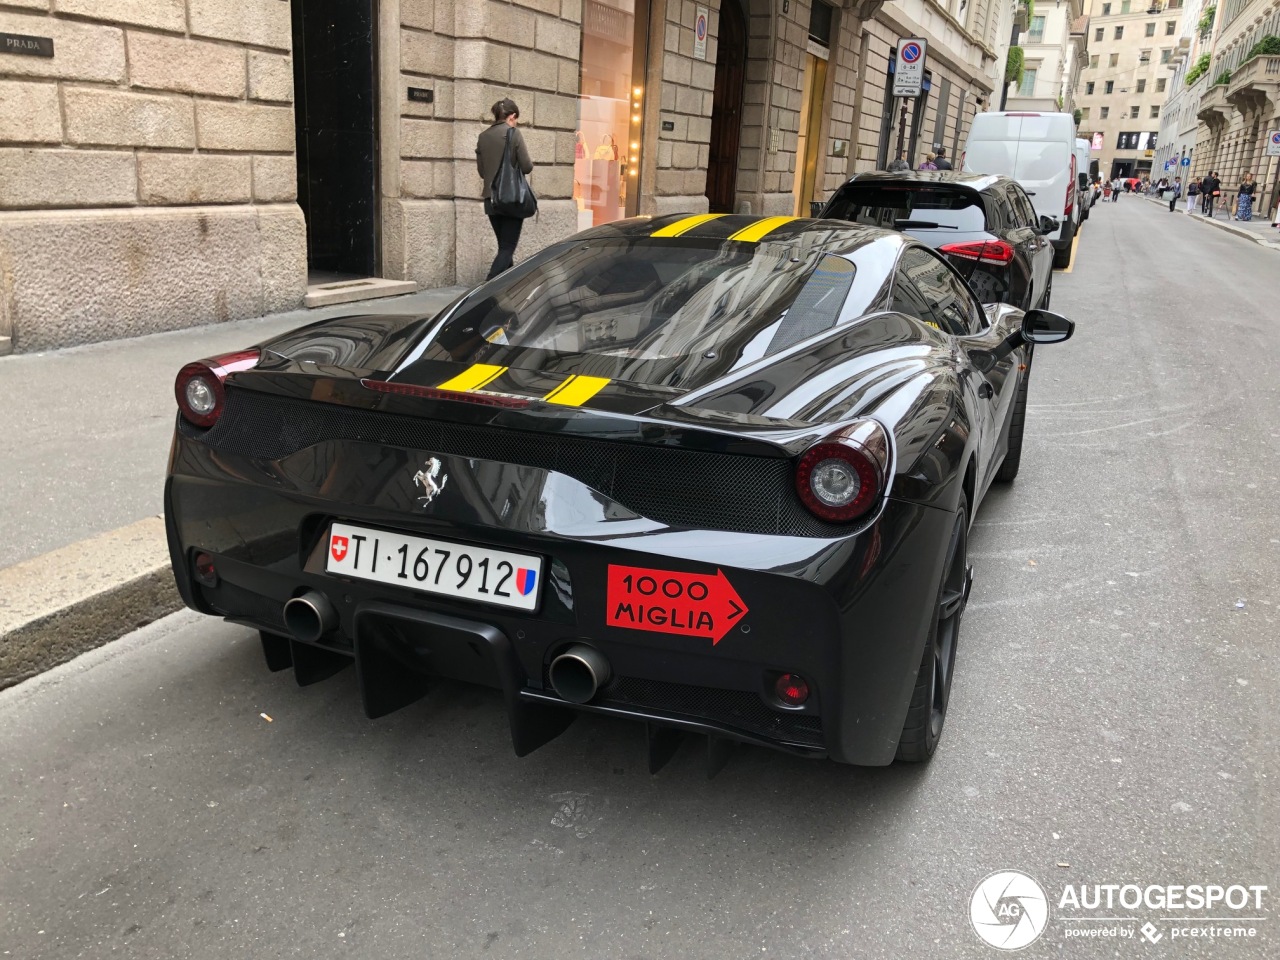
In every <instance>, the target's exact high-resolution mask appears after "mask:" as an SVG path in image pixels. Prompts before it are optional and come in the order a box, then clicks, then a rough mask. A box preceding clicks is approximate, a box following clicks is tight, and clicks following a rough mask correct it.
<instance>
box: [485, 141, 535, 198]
mask: <svg viewBox="0 0 1280 960" xmlns="http://www.w3.org/2000/svg"><path fill="white" fill-rule="evenodd" d="M508 130H510V131H511V149H512V150H513V151H514V152H515V155H516V163H517V164H519V166H520V169H521V170H522V171H524V173H525V174H530V173H532V172H533V161H532V160H530V159H529V150H528V148H527V147H526V146H525V145H524V137H523V136H521V134H520V131H519V130H518V129H517V128H516V127H508V126H507V125H506V124H505V123H495V124H494V125H493V126H491V127H490V128H489V129H488V130H486V131H485V132H484V133H482V134H480V137H479V139H477V140H476V170H477V171H478V172H479V174H480V179H481V180H483V181H484V192H483V193H482V194H481V196H482V197H483V198H484V199H485V200H488V199H489V192H490V189H491V187H492V185H493V178H494V177H496V176H497V175H498V168H499V167H501V166H502V152H503V150H504V149H505V148H506V146H507V131H508Z"/></svg>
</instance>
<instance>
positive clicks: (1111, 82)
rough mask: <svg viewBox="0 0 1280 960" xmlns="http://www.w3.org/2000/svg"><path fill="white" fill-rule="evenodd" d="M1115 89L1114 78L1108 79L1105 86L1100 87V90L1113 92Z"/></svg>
mask: <svg viewBox="0 0 1280 960" xmlns="http://www.w3.org/2000/svg"><path fill="white" fill-rule="evenodd" d="M1115 89H1116V82H1115V81H1114V80H1108V81H1107V84H1106V86H1104V87H1103V88H1102V92H1103V93H1114V92H1115Z"/></svg>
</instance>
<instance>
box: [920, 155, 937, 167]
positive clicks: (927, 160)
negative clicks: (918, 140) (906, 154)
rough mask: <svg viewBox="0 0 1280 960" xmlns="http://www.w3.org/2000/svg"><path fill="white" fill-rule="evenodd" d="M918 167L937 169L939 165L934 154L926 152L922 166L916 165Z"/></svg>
mask: <svg viewBox="0 0 1280 960" xmlns="http://www.w3.org/2000/svg"><path fill="white" fill-rule="evenodd" d="M916 169H917V170H937V169H938V165H937V164H936V163H934V162H933V154H932V153H926V154H925V155H924V161H923V162H922V163H921V164H920V166H918V167H916Z"/></svg>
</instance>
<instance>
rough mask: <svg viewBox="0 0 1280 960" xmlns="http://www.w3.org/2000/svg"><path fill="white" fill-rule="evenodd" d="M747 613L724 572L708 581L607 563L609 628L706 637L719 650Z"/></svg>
mask: <svg viewBox="0 0 1280 960" xmlns="http://www.w3.org/2000/svg"><path fill="white" fill-rule="evenodd" d="M746 613H747V605H746V603H745V602H743V599H742V597H741V596H739V595H738V591H737V590H735V589H734V588H733V584H731V583H730V582H729V578H728V577H726V576H725V575H724V571H723V570H716V573H715V576H714V577H709V576H706V575H705V574H700V573H683V572H681V571H677V570H659V569H656V568H653V567H627V566H619V565H616V564H610V565H609V575H608V582H607V592H606V597H605V623H606V624H608V625H609V626H611V627H622V628H623V629H626V630H643V631H646V632H648V633H668V634H679V635H682V636H689V637H702V638H704V639H706V640H710V641H711V645H712V646H715V645H717V644H718V643H719V642H720V641H721V640H723V639H724V638H725V635H726V634H727V633H728V632H729V631H730V630H731V629H732V628H733V626H734V625H735V624H736V623H737V622H738V621H739V620H741V618H742V617H743V616H744V615H746Z"/></svg>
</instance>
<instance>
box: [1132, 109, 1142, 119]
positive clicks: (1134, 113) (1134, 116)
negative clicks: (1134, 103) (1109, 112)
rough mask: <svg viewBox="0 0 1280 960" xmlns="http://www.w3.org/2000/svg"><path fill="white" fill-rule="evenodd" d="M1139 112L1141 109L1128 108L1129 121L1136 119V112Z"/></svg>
mask: <svg viewBox="0 0 1280 960" xmlns="http://www.w3.org/2000/svg"><path fill="white" fill-rule="evenodd" d="M1140 110H1141V107H1130V108H1129V117H1130V118H1131V119H1133V120H1136V119H1138V112H1139V111H1140Z"/></svg>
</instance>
